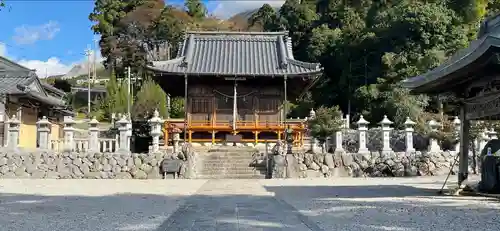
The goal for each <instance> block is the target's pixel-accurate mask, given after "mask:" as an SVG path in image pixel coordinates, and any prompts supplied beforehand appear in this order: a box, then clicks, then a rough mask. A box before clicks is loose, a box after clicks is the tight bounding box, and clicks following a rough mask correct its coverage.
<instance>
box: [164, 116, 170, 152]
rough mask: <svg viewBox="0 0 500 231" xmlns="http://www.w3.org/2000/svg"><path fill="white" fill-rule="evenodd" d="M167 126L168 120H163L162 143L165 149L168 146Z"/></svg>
mask: <svg viewBox="0 0 500 231" xmlns="http://www.w3.org/2000/svg"><path fill="white" fill-rule="evenodd" d="M168 127H169V124H168V121H165V123H163V142H165V144H163V147H164V148H165V149H166V148H167V147H168Z"/></svg>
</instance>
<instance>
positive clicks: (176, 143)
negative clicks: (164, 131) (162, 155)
mask: <svg viewBox="0 0 500 231" xmlns="http://www.w3.org/2000/svg"><path fill="white" fill-rule="evenodd" d="M170 132H171V133H172V134H173V135H172V145H173V148H174V150H173V151H174V153H177V152H179V141H180V140H181V136H180V134H181V129H179V128H178V127H172V130H171V131H170Z"/></svg>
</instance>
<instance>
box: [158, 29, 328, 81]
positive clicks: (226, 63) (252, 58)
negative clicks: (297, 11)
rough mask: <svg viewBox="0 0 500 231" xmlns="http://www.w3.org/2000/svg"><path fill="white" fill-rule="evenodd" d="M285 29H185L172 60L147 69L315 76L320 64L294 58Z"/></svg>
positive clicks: (198, 73)
mask: <svg viewBox="0 0 500 231" xmlns="http://www.w3.org/2000/svg"><path fill="white" fill-rule="evenodd" d="M291 46H292V43H291V39H290V38H288V36H287V32H221V31H215V32H187V34H186V37H185V39H184V41H183V42H182V43H181V45H180V48H179V51H178V55H177V57H176V58H175V59H171V60H166V61H155V62H153V65H152V66H151V67H150V69H152V70H155V71H159V72H166V73H178V74H189V75H217V76H285V75H287V76H289V77H293V76H314V77H316V76H318V75H319V74H320V73H321V72H322V68H321V67H320V64H319V63H307V62H302V61H298V60H295V59H294V57H293V54H292V49H291Z"/></svg>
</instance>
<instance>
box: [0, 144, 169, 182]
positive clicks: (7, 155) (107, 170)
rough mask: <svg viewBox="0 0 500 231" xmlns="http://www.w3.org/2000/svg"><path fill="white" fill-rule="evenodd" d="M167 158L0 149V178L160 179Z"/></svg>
mask: <svg viewBox="0 0 500 231" xmlns="http://www.w3.org/2000/svg"><path fill="white" fill-rule="evenodd" d="M165 158H170V157H169V155H168V154H165V153H156V154H119V153H76V152H64V153H55V152H47V151H21V150H16V151H12V150H5V149H0V177H1V178H52V179H79V178H90V179H132V178H133V179H161V178H162V174H161V173H160V164H161V161H162V160H163V159H165Z"/></svg>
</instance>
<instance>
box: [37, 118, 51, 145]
mask: <svg viewBox="0 0 500 231" xmlns="http://www.w3.org/2000/svg"><path fill="white" fill-rule="evenodd" d="M50 125H51V123H50V122H49V120H48V119H47V117H46V116H43V117H42V118H41V119H40V120H38V121H37V122H36V126H37V132H38V148H40V149H48V148H49V142H50Z"/></svg>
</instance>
